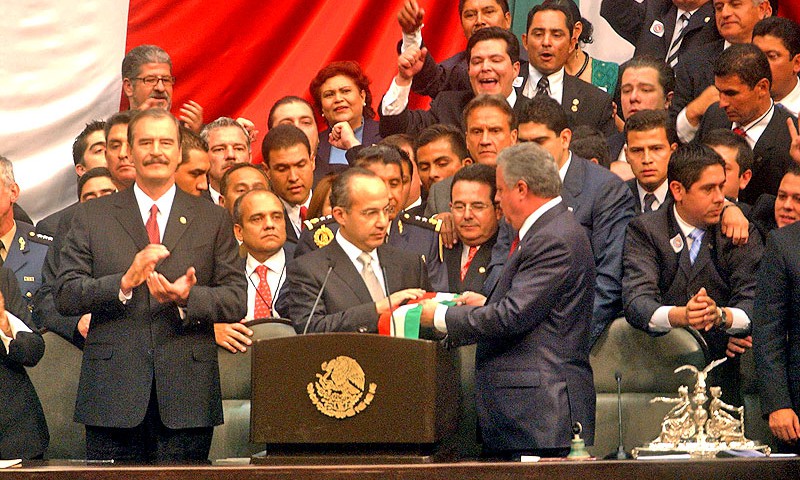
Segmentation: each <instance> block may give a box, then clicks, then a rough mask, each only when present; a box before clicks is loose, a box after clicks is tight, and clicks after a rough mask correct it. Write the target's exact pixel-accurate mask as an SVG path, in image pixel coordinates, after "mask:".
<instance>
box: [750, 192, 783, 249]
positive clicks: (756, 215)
mask: <svg viewBox="0 0 800 480" xmlns="http://www.w3.org/2000/svg"><path fill="white" fill-rule="evenodd" d="M776 199H777V197H776V196H775V195H770V194H768V193H765V194H764V195H761V196H760V197H758V199H757V200H756V203H755V204H753V208H751V209H750V212H748V213H747V219H748V220H750V221H751V222H753V224H754V225H755V226H756V228H758V232H759V233H760V234H761V238H763V239H765V240H766V238H767V235H769V232H771V231H773V230H775V229H776V228H778V222H776V221H775V200H776Z"/></svg>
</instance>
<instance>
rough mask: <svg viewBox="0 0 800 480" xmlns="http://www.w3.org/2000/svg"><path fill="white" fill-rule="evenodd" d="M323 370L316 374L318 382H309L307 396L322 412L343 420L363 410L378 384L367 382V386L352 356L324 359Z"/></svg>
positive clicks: (362, 372) (369, 401) (372, 396)
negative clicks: (325, 360)
mask: <svg viewBox="0 0 800 480" xmlns="http://www.w3.org/2000/svg"><path fill="white" fill-rule="evenodd" d="M322 370H323V372H324V373H318V374H317V381H316V382H311V383H309V384H308V387H307V390H308V397H309V398H310V399H311V402H312V403H313V404H314V405H315V406H316V407H317V410H319V411H320V412H322V413H323V414H325V415H327V416H329V417H333V418H338V419H344V418H349V417H352V416H354V415H356V414H358V413H361V412H362V411H364V409H365V408H367V407H368V406H369V404H370V403H372V399H373V398H374V397H375V390H376V389H377V388H378V386H377V385H376V384H374V383H370V384H369V387H368V389H366V388H365V387H366V377H365V375H364V370H363V369H362V368H361V365H359V364H358V362H356V361H355V360H354V359H352V358H350V357H345V356H338V357H336V358H334V359H333V360H329V361H327V362H323V364H322Z"/></svg>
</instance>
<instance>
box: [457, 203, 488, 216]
mask: <svg viewBox="0 0 800 480" xmlns="http://www.w3.org/2000/svg"><path fill="white" fill-rule="evenodd" d="M493 206H494V204H493V203H482V202H475V203H469V204H467V203H461V202H458V203H454V204H453V205H452V206H451V207H450V211H451V212H455V213H458V214H462V213H464V212H466V211H467V207H469V209H470V210H472V211H473V212H475V213H481V212H483V211H485V210H486V209H487V208H489V207H493Z"/></svg>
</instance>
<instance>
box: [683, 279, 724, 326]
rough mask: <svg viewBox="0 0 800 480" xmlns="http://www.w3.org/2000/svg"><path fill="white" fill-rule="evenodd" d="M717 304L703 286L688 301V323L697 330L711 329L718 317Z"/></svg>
mask: <svg viewBox="0 0 800 480" xmlns="http://www.w3.org/2000/svg"><path fill="white" fill-rule="evenodd" d="M718 317H719V316H718V312H717V304H716V303H715V302H714V299H712V298H711V297H709V296H708V294H707V293H706V289H705V288H701V289H700V290H699V291H698V292H697V293H696V294H695V295H694V296H693V297H692V298H690V299H689V301H688V302H687V303H686V322H687V325H682V326H690V327H693V328H695V329H697V330H706V331H708V330H711V329H712V328H713V327H714V325H715V324H716V322H717V319H718Z"/></svg>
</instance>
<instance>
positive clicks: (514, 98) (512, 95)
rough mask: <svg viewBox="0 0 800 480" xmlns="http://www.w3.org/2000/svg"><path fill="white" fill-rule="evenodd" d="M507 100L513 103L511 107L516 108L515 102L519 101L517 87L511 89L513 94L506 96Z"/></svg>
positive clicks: (510, 103)
mask: <svg viewBox="0 0 800 480" xmlns="http://www.w3.org/2000/svg"><path fill="white" fill-rule="evenodd" d="M506 101H507V102H508V104H509V105H511V108H514V104H515V103H517V90H516V89H515V88H512V89H511V95H509V96H508V97H506Z"/></svg>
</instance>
